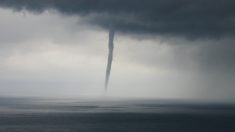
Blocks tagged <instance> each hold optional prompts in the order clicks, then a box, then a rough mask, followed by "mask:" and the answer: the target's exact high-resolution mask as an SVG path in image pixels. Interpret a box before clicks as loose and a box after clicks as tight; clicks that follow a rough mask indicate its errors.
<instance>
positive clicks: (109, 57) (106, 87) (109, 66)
mask: <svg viewBox="0 0 235 132" xmlns="http://www.w3.org/2000/svg"><path fill="white" fill-rule="evenodd" d="M114 34H115V32H114V28H113V27H112V26H110V29H109V53H108V62H107V68H106V76H105V91H107V90H108V84H109V77H110V72H111V68H112V61H113V47H114V46H113V40H114Z"/></svg>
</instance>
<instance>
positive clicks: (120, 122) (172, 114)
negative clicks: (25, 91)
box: [0, 98, 235, 132]
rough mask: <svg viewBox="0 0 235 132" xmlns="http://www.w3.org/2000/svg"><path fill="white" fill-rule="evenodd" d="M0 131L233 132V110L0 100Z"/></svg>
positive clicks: (212, 106)
mask: <svg viewBox="0 0 235 132" xmlns="http://www.w3.org/2000/svg"><path fill="white" fill-rule="evenodd" d="M0 132H235V106H234V105H231V104H227V105H226V104H206V103H188V102H187V103H186V102H171V101H156V100H118V99H117V100H107V99H105V100H102V99H101V100H97V99H90V100H88V99H70V100H58V99H55V100H52V99H30V98H24V99H23V98H0Z"/></svg>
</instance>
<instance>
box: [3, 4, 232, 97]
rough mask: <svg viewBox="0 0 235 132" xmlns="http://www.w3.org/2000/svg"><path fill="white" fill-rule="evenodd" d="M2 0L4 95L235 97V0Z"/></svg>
mask: <svg viewBox="0 0 235 132" xmlns="http://www.w3.org/2000/svg"><path fill="white" fill-rule="evenodd" d="M19 1H20V2H18V1H17V2H18V3H17V2H16V1H14V0H0V64H1V65H0V96H42V97H79V96H102V95H103V94H104V79H105V68H106V62H107V54H108V27H109V25H110V24H112V25H114V27H115V31H116V34H115V39H114V46H115V48H114V61H113V65H112V71H111V78H110V85H109V89H108V93H107V94H108V96H111V97H144V98H160V99H162V98H163V99H190V100H191V99H193V100H194V99H195V100H201V101H222V102H224V101H225V102H235V88H234V86H235V61H234V56H235V45H234V42H235V39H234V36H235V24H234V23H235V9H234V5H235V4H234V2H233V1H232V0H224V1H222V0H216V1H212V0H206V1H205V0H204V1H202V0H198V1H194V0H177V1H174V0H165V1H163V0H147V1H146V2H145V1H141V0H125V2H124V1H122V0H97V1H94V0H86V1H85V0H77V1H75V0H67V1H65V0H58V1H54V0H32V1H31V2H29V1H28V0H19Z"/></svg>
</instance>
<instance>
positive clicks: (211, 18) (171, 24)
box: [0, 0, 235, 38]
mask: <svg viewBox="0 0 235 132" xmlns="http://www.w3.org/2000/svg"><path fill="white" fill-rule="evenodd" d="M0 5H1V6H2V7H9V8H13V9H14V10H22V9H27V10H31V11H34V12H42V11H44V10H46V9H56V10H58V11H60V12H61V13H64V14H68V15H80V16H89V20H90V22H91V23H93V24H98V25H99V26H102V27H104V28H108V25H109V24H110V23H113V25H115V27H116V30H118V31H121V32H127V33H150V34H160V35H176V36H183V37H191V38H201V37H209V38H212V37H223V36H234V35H235V8H234V7H235V1H234V0H0Z"/></svg>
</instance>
